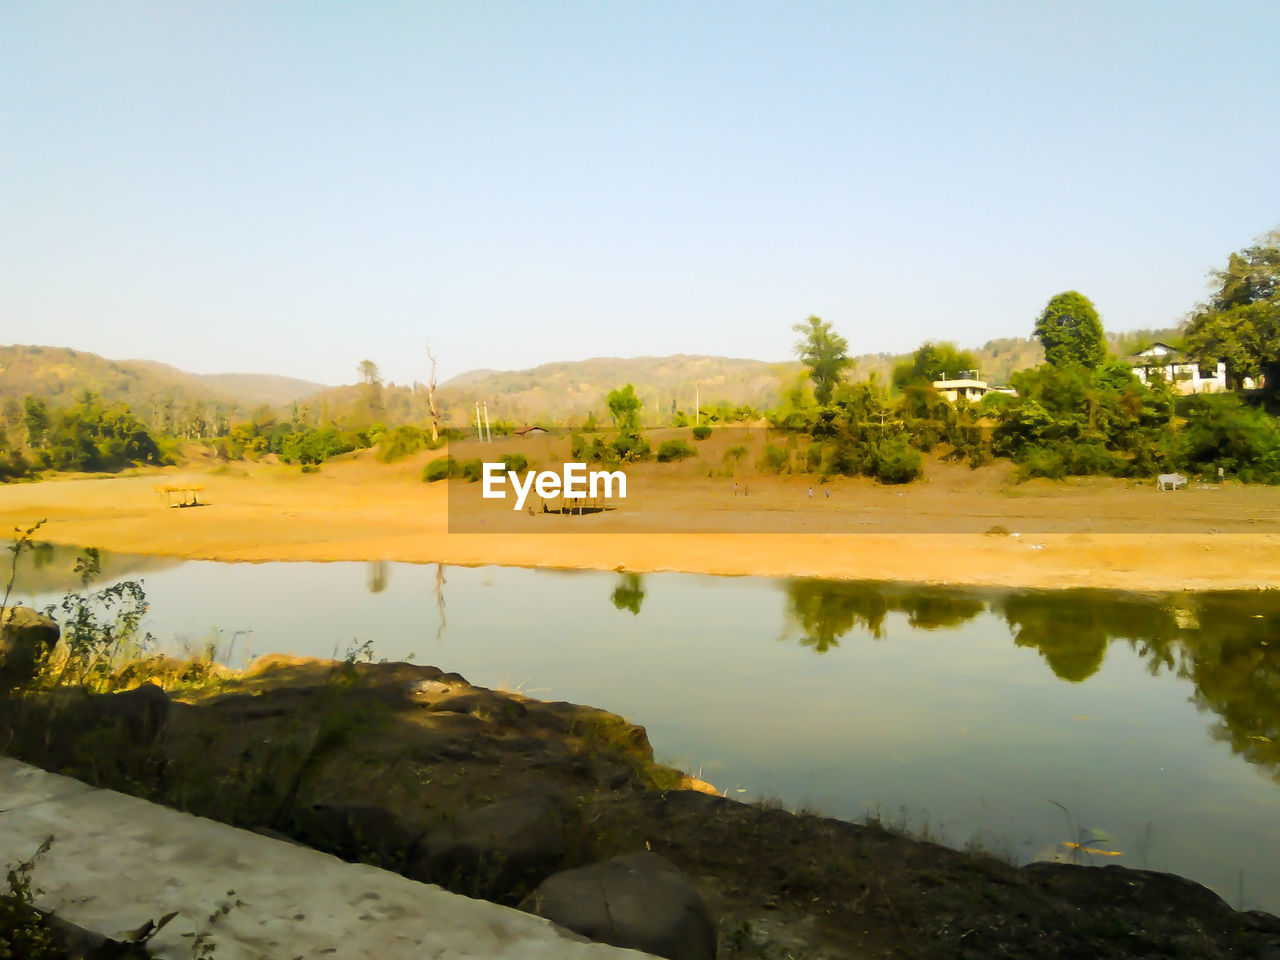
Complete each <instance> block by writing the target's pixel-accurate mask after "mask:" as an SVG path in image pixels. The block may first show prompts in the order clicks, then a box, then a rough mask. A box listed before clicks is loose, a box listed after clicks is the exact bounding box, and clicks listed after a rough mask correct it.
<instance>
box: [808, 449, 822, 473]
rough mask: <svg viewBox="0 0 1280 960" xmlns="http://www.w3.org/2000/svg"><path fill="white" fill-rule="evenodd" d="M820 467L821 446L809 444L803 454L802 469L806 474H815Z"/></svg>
mask: <svg viewBox="0 0 1280 960" xmlns="http://www.w3.org/2000/svg"><path fill="white" fill-rule="evenodd" d="M821 467H822V444H820V443H811V444H809V447H808V449H806V450H805V452H804V469H805V471H806V472H808V473H817V472H818V470H819V469H821Z"/></svg>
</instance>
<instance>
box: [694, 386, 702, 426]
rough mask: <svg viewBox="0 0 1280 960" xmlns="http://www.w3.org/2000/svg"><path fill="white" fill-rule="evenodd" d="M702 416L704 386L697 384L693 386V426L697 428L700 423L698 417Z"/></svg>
mask: <svg viewBox="0 0 1280 960" xmlns="http://www.w3.org/2000/svg"><path fill="white" fill-rule="evenodd" d="M701 414H702V385H701V384H699V383H695V384H694V385H693V425H694V426H695V427H696V426H698V425H699V423H700V421H699V420H698V417H699V416H701Z"/></svg>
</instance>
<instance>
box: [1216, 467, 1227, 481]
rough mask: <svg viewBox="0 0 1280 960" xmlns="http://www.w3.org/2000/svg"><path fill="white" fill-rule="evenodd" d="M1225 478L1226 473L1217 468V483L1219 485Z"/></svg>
mask: <svg viewBox="0 0 1280 960" xmlns="http://www.w3.org/2000/svg"><path fill="white" fill-rule="evenodd" d="M1225 476H1226V471H1225V470H1223V469H1222V468H1221V467H1219V468H1218V482H1219V483H1221V482H1222V480H1223V478H1224V477H1225Z"/></svg>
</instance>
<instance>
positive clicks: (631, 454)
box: [612, 433, 650, 460]
mask: <svg viewBox="0 0 1280 960" xmlns="http://www.w3.org/2000/svg"><path fill="white" fill-rule="evenodd" d="M612 447H613V452H614V453H615V454H617V456H618V459H620V460H647V459H648V458H649V452H650V448H649V441H648V440H646V439H645V438H644V437H642V436H640V435H639V434H638V433H631V434H628V433H623V434H619V435H618V438H617V439H616V440H614V441H613V444H612Z"/></svg>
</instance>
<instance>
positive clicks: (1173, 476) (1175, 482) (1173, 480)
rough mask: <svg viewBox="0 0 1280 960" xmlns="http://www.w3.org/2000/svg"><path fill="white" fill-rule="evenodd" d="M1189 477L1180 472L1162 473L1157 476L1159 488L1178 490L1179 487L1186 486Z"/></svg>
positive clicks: (1157, 486) (1157, 487)
mask: <svg viewBox="0 0 1280 960" xmlns="http://www.w3.org/2000/svg"><path fill="white" fill-rule="evenodd" d="M1186 485H1187V478H1186V477H1184V476H1183V475H1182V474H1180V473H1162V474H1160V476H1158V477H1156V489H1157V490H1177V489H1178V487H1185V486H1186Z"/></svg>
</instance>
